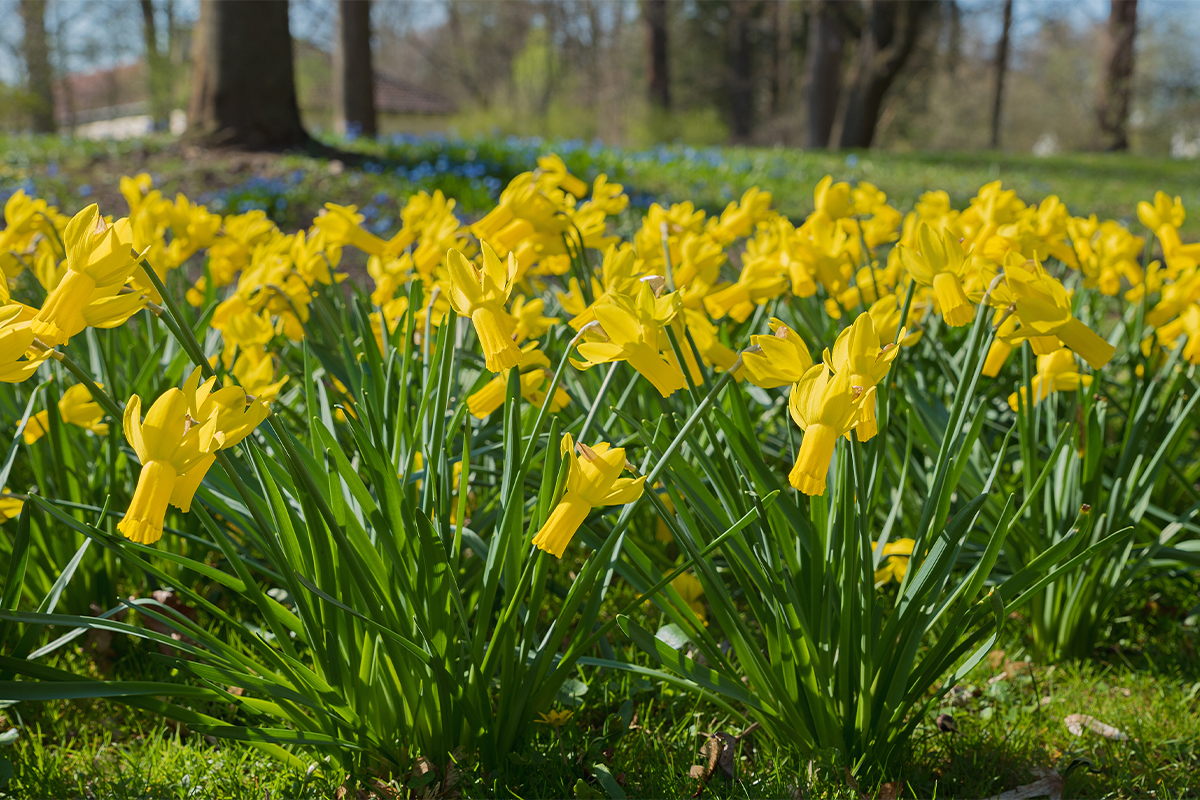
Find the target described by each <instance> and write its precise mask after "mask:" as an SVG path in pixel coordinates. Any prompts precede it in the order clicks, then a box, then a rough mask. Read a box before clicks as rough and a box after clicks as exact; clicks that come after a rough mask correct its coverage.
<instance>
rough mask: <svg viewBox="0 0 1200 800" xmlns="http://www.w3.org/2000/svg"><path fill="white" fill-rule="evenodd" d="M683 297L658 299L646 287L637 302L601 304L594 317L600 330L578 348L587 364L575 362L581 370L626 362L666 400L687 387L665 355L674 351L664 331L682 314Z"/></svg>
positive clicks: (617, 298) (621, 299)
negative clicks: (680, 311) (664, 353)
mask: <svg viewBox="0 0 1200 800" xmlns="http://www.w3.org/2000/svg"><path fill="white" fill-rule="evenodd" d="M678 302H679V297H678V296H677V295H676V294H674V293H672V294H669V295H664V296H662V297H658V298H656V297H655V296H654V292H653V289H652V288H651V287H650V285H649V284H648V283H643V284H642V286H641V288H640V289H639V291H638V294H637V297H636V298H634V299H632V300H631V299H629V298H625V297H622V296H614V297H611V298H609V299H608V300H607V301H606V302H604V303H600V304H597V305H596V306H595V307H594V309H593V313H594V314H595V316H596V322H597V323H598V325H599V327H598V328H597V327H592V328H588V329H587V330H586V331H585V333H584V341H583V342H581V343H580V344H579V346H578V350H579V355H581V356H583V358H584V359H585V361H582V362H578V361H577V362H574V363H575V365H576V366H577V367H579V368H581V369H587V368H588V367H590V366H593V365H595V364H606V363H610V362H612V361H626V362H628V363H629V366H631V367H633V368H634V369H636V370H637V371H638V372H639V373H641V375H642V376H643V377H645V378H646V379H647V380H648V381H650V382H651V383H652V384H654V388H655V389H657V390H658V392H659V394H661V395H662V396H663V397H669V396H670V395H671V394H672V393H673V392H675V391H676V390H677V389H682V388H683V387H684V386H686V385H687V379H686V378H685V377H684V375H683V372H682V370H681V369H680V368H679V366H678V365H677V364H676V363H675V362H674V353H672V354H671V358H664V357H663V352H664V351H665V350H668V349H669V348H670V342H669V340H668V339H667V334H666V332H665V330H664V325H667V324H669V323H670V322H671V320H672V319H673V318H674V316H675V314H677V313H678V311H679V306H678Z"/></svg>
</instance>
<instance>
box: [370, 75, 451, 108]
mask: <svg viewBox="0 0 1200 800" xmlns="http://www.w3.org/2000/svg"><path fill="white" fill-rule="evenodd" d="M375 111H376V112H379V113H390V114H431V115H442V114H453V113H455V112H456V111H458V107H457V106H456V105H455V104H454V101H453V100H451V99H450V98H448V97H446V96H445V95H443V94H439V93H438V92H434V91H430V90H429V89H423V88H421V87H420V86H416V85H414V84H411V83H407V82H405V81H402V80H398V79H396V78H393V77H390V76H388V75H383V74H380V73H378V72H376V73H375Z"/></svg>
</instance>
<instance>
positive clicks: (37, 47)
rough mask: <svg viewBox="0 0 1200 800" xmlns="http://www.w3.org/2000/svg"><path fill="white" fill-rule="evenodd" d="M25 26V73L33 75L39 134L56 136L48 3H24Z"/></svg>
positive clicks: (35, 126) (34, 117)
mask: <svg viewBox="0 0 1200 800" xmlns="http://www.w3.org/2000/svg"><path fill="white" fill-rule="evenodd" d="M21 22H22V23H23V24H24V28H25V30H24V34H25V36H24V46H23V48H22V49H23V51H24V52H23V53H22V55H24V57H25V70H26V72H27V73H28V76H29V94H30V96H31V97H32V98H33V105H32V107H31V109H30V111H31V112H32V113H31V115H30V116H31V117H32V120H31V121H32V122H33V130H34V131H35V132H36V133H54V132H55V131H56V130H57V128H56V127H55V124H54V89H53V83H54V78H53V74H52V73H51V71H50V46H49V44H48V42H47V37H46V0H21Z"/></svg>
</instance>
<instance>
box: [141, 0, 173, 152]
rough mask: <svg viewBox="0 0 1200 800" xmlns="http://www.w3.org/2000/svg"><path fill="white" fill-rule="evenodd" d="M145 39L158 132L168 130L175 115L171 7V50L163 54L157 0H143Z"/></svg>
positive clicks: (169, 18)
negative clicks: (160, 46) (159, 37)
mask: <svg viewBox="0 0 1200 800" xmlns="http://www.w3.org/2000/svg"><path fill="white" fill-rule="evenodd" d="M140 4H141V8H142V35H143V38H144V39H145V42H146V80H147V82H148V84H149V88H150V116H151V118H153V120H154V128H155V129H156V130H164V129H165V128H166V127H167V118H168V116H169V115H170V113H171V84H172V79H171V54H170V47H171V25H172V22H173V20H172V17H173V16H174V12H173V10H172V9H171V7H170V5H169V4H168V6H167V30H166V34H167V50H168V52H167V53H166V54H163V53H162V52H160V51H159V39H158V25H157V24H156V22H155V19H154V2H153V0H141V2H140Z"/></svg>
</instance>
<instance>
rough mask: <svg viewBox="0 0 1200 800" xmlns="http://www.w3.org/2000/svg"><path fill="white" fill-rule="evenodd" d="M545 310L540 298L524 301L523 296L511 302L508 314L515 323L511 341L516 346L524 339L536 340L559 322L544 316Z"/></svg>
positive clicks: (554, 318)
mask: <svg viewBox="0 0 1200 800" xmlns="http://www.w3.org/2000/svg"><path fill="white" fill-rule="evenodd" d="M545 308H546V301H545V300H543V299H542V298H540V297H538V298H535V299H533V300H526V299H525V296H524V295H517V297H516V298H515V299H514V300H513V304H512V309H511V310H510V313H511V314H512V316H513V318H514V319H516V321H517V324H516V325H515V326H514V328H513V340H514V341H515V342H516V343H517V344H521V343H522V342H524V341H525V340H526V339H537V338H538V337H540V336H541V335H542V334H543V333H545V332H546V331H548V330H550V326H551V325H553V324H554V323H556V322H558V321H559V318H558V317H547V316H544V315H543V314H542V312H543V311H544V310H545Z"/></svg>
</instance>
